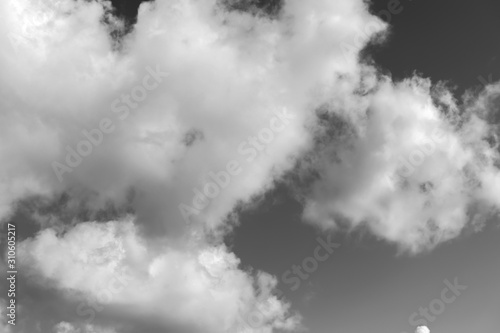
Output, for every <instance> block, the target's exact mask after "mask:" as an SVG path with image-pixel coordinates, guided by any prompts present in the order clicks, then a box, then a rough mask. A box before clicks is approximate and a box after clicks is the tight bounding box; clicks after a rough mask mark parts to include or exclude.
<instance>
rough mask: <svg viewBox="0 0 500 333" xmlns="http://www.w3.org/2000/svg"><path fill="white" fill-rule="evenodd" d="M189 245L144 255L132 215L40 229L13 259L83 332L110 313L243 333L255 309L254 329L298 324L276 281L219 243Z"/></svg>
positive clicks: (163, 324)
mask: <svg viewBox="0 0 500 333" xmlns="http://www.w3.org/2000/svg"><path fill="white" fill-rule="evenodd" d="M191 245H192V246H190V247H189V248H188V249H183V250H181V249H175V248H172V247H171V246H170V244H165V245H164V246H162V247H161V250H160V249H159V248H158V249H156V250H155V251H154V252H150V251H152V250H153V249H152V248H151V247H150V246H147V245H146V242H145V240H144V239H141V238H140V236H139V235H138V234H137V229H136V227H135V226H134V223H133V221H131V220H128V221H112V222H107V223H95V222H87V223H80V224H78V225H77V226H76V227H74V228H73V229H71V230H70V231H68V232H67V233H65V234H64V235H57V234H56V233H55V232H54V231H53V230H52V229H45V230H44V231H43V232H41V233H40V234H39V235H38V236H37V237H35V238H33V239H28V240H26V241H24V242H22V244H21V246H20V248H19V256H20V257H22V258H23V261H22V269H23V271H24V272H26V273H27V276H28V277H29V279H30V280H31V282H32V283H35V284H38V285H40V287H44V288H55V289H56V290H61V291H62V293H63V294H64V296H65V297H66V298H67V302H68V303H74V304H77V305H76V306H74V308H73V313H72V315H73V320H74V321H75V323H77V324H78V323H79V324H78V325H80V326H81V327H82V328H81V330H82V332H94V331H93V330H91V329H90V328H88V327H90V326H91V325H97V326H99V327H103V329H106V330H105V331H103V332H108V331H107V330H108V329H111V328H112V326H110V324H111V323H112V321H111V319H110V318H114V320H115V321H116V320H117V319H118V318H119V319H120V321H121V322H123V321H127V320H129V319H130V318H140V317H146V318H149V323H148V325H153V324H154V325H155V326H157V327H163V328H168V327H171V326H172V325H174V324H175V325H176V326H178V327H179V328H182V327H184V329H188V328H189V329H190V330H191V331H193V330H194V331H204V332H247V331H248V329H249V328H250V329H252V327H251V326H249V324H248V323H246V322H245V318H246V316H247V314H248V313H251V312H252V311H255V309H256V308H258V309H259V313H260V314H261V315H262V316H264V319H263V324H262V327H259V329H262V330H264V331H271V330H272V329H273V327H279V328H287V327H288V328H292V327H294V326H296V325H297V323H298V319H299V318H298V317H294V316H291V315H289V314H288V310H289V305H288V304H286V303H284V302H282V301H278V299H277V298H276V296H274V295H272V289H273V288H274V287H275V285H276V283H277V281H276V279H275V278H273V277H271V276H269V275H268V274H266V273H263V272H258V273H257V274H256V275H253V274H251V273H249V272H245V271H242V270H240V269H238V265H239V260H238V259H237V258H236V257H235V255H234V254H232V253H230V252H228V251H227V249H226V248H225V247H224V246H223V245H218V246H209V245H206V244H191ZM254 285H255V286H256V289H254V287H253V286H254ZM36 308H37V307H36V305H35V304H34V305H33V308H32V309H31V311H33V312H34V313H36V312H37V310H36ZM110 321H111V322H110ZM139 322H140V321H139ZM195 323H196V325H198V326H196V325H195ZM82 325H83V326H82ZM133 325H134V324H133V323H130V324H129V325H128V326H127V329H131V328H130V327H131V326H133ZM70 327H72V324H71V323H67V324H59V326H58V330H62V332H65V331H64V330H69V332H73V331H75V332H79V331H78V330H76V329H74V328H71V329H70ZM85 327H87V328H85ZM140 327H141V326H140V325H139V324H137V323H136V324H135V329H137V330H139V329H140ZM72 330H73V331H72ZM245 330H247V331H245ZM250 331H252V330H250ZM96 332H101V331H96Z"/></svg>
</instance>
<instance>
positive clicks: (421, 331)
mask: <svg viewBox="0 0 500 333" xmlns="http://www.w3.org/2000/svg"><path fill="white" fill-rule="evenodd" d="M430 332H431V331H430V330H429V328H427V326H419V327H417V329H416V330H415V333H430Z"/></svg>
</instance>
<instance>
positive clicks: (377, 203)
mask: <svg viewBox="0 0 500 333" xmlns="http://www.w3.org/2000/svg"><path fill="white" fill-rule="evenodd" d="M110 8H111V7H110V4H109V3H108V2H105V1H82V0H78V1H73V0H59V1H49V0H15V1H14V0H5V1H2V2H1V3H0V43H1V44H2V45H3V46H4V47H2V51H1V52H0V53H1V54H0V57H1V58H0V71H1V72H2V74H3V75H2V77H0V94H1V99H0V106H1V111H0V117H1V121H0V158H1V160H2V164H1V165H0V175H1V176H2V178H1V179H0V219H1V220H2V221H7V220H8V219H9V217H10V216H11V215H12V214H13V213H14V212H15V210H16V207H17V203H18V202H19V201H20V200H30V198H31V197H32V196H41V197H44V198H45V199H46V200H49V201H50V200H54V202H58V201H57V200H58V198H60V195H61V194H62V193H65V194H66V196H67V197H68V198H69V199H68V200H67V201H64V202H63V203H61V204H58V205H56V206H57V209H53V210H52V211H50V212H49V213H47V212H45V213H44V212H36V214H37V215H36V217H37V219H39V220H43V216H41V215H43V214H49V215H50V214H52V215H56V221H57V222H59V223H57V222H55V224H58V225H57V227H54V228H46V229H43V230H42V231H41V232H40V233H39V234H38V235H36V236H34V237H33V238H31V239H27V240H25V241H24V242H22V243H21V249H22V251H21V252H20V257H21V259H22V260H23V262H24V263H25V265H26V270H25V271H26V272H29V276H27V277H26V278H29V281H31V282H30V283H31V285H33V288H39V289H40V290H45V291H46V292H55V293H56V294H57V297H59V298H58V300H59V301H60V303H61V304H59V303H58V305H54V307H55V308H56V310H57V311H54V312H55V313H57V316H56V315H54V316H55V317H54V318H48V317H47V316H45V315H39V316H31V317H30V316H28V315H25V316H24V317H26V318H28V317H29V320H31V322H29V323H27V324H26V325H33V326H27V327H28V328H27V329H26V331H27V332H31V329H32V327H38V326H37V325H50V327H51V329H52V330H54V331H56V332H57V333H59V332H72V333H73V332H75V331H76V332H79V333H80V332H81V333H86V332H101V331H102V332H106V333H107V332H108V331H111V332H112V331H116V332H117V333H124V332H125V333H128V332H133V329H134V328H135V327H137V326H144V325H146V326H147V325H149V326H148V327H150V328H151V329H150V330H151V331H154V330H155V329H156V330H157V331H162V330H163V331H164V330H165V329H166V328H167V329H168V328H172V329H173V330H175V331H176V332H180V331H182V330H183V329H187V330H188V331H192V330H194V329H198V327H193V323H201V325H202V328H203V331H204V332H207V331H210V330H212V331H218V332H220V330H221V327H222V328H223V330H225V331H227V332H235V331H236V332H238V331H241V332H246V333H249V332H254V331H255V332H272V330H273V329H293V328H295V327H297V326H298V319H297V317H294V316H290V313H289V305H288V304H287V303H285V302H284V301H282V300H278V299H277V298H276V297H275V296H273V294H272V290H273V288H274V286H275V284H276V280H275V279H274V278H273V277H271V276H269V275H267V274H265V273H258V274H257V275H252V274H250V273H248V272H245V271H242V270H241V269H239V268H238V264H239V260H238V258H236V256H235V255H234V254H232V253H231V252H229V251H228V250H227V249H226V248H225V247H224V245H223V244H222V243H221V241H220V237H215V241H214V238H212V237H210V239H211V241H212V242H214V243H215V244H213V243H210V244H209V242H208V241H207V237H206V236H207V234H210V236H213V235H214V234H215V235H216V236H221V235H223V234H224V232H226V231H227V230H228V225H227V223H225V221H226V220H225V218H226V217H227V215H228V214H230V213H231V212H232V210H233V209H234V207H235V205H237V204H238V203H242V202H243V203H245V202H248V201H249V200H251V199H252V198H253V196H255V195H259V194H261V193H263V192H265V191H267V190H269V189H270V188H271V187H272V184H273V181H274V180H276V179H279V178H280V177H282V176H283V175H284V174H286V173H287V172H291V170H292V169H293V170H295V171H297V170H298V172H299V173H301V172H309V171H311V170H313V172H314V174H317V175H318V177H319V178H320V179H319V180H318V181H317V182H314V183H313V184H312V185H311V187H310V188H309V187H307V188H306V190H305V191H304V192H303V193H305V196H304V197H303V200H304V202H305V212H304V217H305V218H306V219H307V220H309V221H311V222H312V223H316V224H319V225H321V226H323V227H325V228H331V227H335V226H336V225H337V222H338V219H339V218H346V219H347V220H348V221H349V223H350V225H352V226H353V227H357V226H360V225H367V226H368V227H369V228H370V229H371V230H372V231H373V232H374V233H375V234H377V235H379V236H380V237H382V238H384V239H387V240H389V241H392V242H394V243H397V244H400V245H401V246H402V247H403V248H405V249H409V250H410V251H418V250H422V249H425V248H430V247H432V246H434V245H436V244H438V243H439V242H441V241H445V240H448V239H451V238H453V237H455V236H456V235H458V234H459V233H460V232H461V230H462V229H463V228H464V227H466V226H467V225H468V223H469V220H470V216H469V209H470V208H471V207H474V206H475V205H477V206H478V207H479V206H481V207H483V206H484V207H485V208H484V209H485V210H486V211H490V210H491V209H492V208H494V209H495V208H498V206H499V202H498V198H499V197H500V196H499V195H498V194H499V193H498V192H499V191H500V176H499V173H498V163H497V161H498V151H497V148H498V146H497V145H496V146H495V144H496V142H497V141H495V140H496V136H495V135H496V132H495V130H496V129H495V127H494V126H492V125H491V122H492V120H491V119H490V118H488V117H489V115H490V113H489V110H491V108H492V105H493V106H494V105H496V103H497V100H496V101H495V99H492V96H495V95H498V87H496V86H491V87H489V88H488V89H487V90H485V92H483V93H482V94H481V95H480V96H479V98H476V97H473V96H468V97H467V99H466V101H465V102H463V103H462V102H461V101H457V100H455V99H454V98H453V97H452V94H451V93H450V92H448V91H447V90H446V88H444V87H442V86H431V84H430V83H429V80H426V79H421V78H411V79H408V80H406V81H403V82H399V83H394V82H392V81H391V79H389V78H387V77H380V75H379V74H378V73H377V71H376V69H375V68H373V67H372V66H369V65H361V64H359V61H358V52H359V51H360V50H361V49H362V48H363V47H364V45H366V43H367V42H368V41H369V40H370V39H372V38H375V37H377V38H381V39H383V33H384V31H385V29H386V25H385V24H383V23H382V22H381V21H380V20H379V19H377V18H375V17H374V16H372V15H371V14H370V13H369V12H368V9H367V4H366V3H365V2H364V1H362V0H358V1H352V0H342V1H329V0H311V1H302V0H287V1H285V3H284V7H283V10H282V13H281V15H280V16H279V17H276V18H268V17H266V16H262V15H251V14H249V13H244V12H239V11H230V12H229V11H227V10H225V9H224V8H223V6H220V3H219V2H216V1H215V0H207V1H194V0H193V1H191V0H189V1H186V0H157V1H155V2H154V3H143V4H142V5H141V7H140V9H139V15H138V19H137V23H136V24H135V26H134V29H133V30H132V32H131V33H130V34H128V35H126V36H125V37H124V38H123V39H122V40H117V39H116V38H115V39H113V38H111V37H110V36H116V35H120V34H121V33H122V32H123V31H124V30H123V29H124V23H123V22H120V21H119V20H117V19H115V18H114V17H113V16H112V15H111V14H110ZM153 72H156V74H153ZM162 73H163V74H162ZM167 73H168V74H167ZM130 96H132V97H130ZM134 96H135V97H134ZM283 110H286V112H287V113H286V114H288V115H289V116H283V113H282V112H283ZM318 110H319V111H318ZM277 113H278V114H281V116H280V117H281V118H282V119H283V120H281V123H280V128H282V129H281V130H273V131H270V129H272V128H273V126H274V125H276V123H274V125H272V124H273V121H275V120H273V118H275V117H277V116H276V114H277ZM318 114H320V117H318ZM318 119H323V120H318ZM325 123H328V126H326V127H325V126H324V124H325ZM274 127H275V126H274ZM97 128H100V129H101V134H102V137H100V135H99V134H96V133H97V132H96V131H95V129H97ZM103 128H105V129H107V132H106V131H104V130H103ZM436 130H438V131H440V132H439V133H438V140H437V141H435V142H434V146H433V148H432V149H431V148H429V147H428V148H429V151H431V150H432V152H431V153H429V154H425V153H422V154H425V156H424V158H423V159H422V161H421V162H419V163H418V164H419V165H418V166H417V167H415V168H414V170H412V171H411V172H409V174H408V175H406V176H402V175H401V171H400V170H401V169H402V168H404V167H405V164H404V162H402V161H401V159H400V158H405V159H409V158H411V154H418V153H416V149H424V147H425V145H426V144H427V145H428V141H429V139H430V138H433V135H435V133H436V132H435V131H436ZM85 131H87V132H85ZM85 133H93V134H91V135H93V140H94V141H96V142H98V143H96V144H91V141H92V140H90V139H89V138H88V137H87V134H85ZM269 133H271V134H269ZM259 135H260V137H261V138H258V137H259ZM443 137H444V139H443ZM84 140H87V142H89V143H88V144H84V143H82V142H84ZM255 140H259V141H257V143H256V141H255ZM89 144H90V146H89ZM85 145H86V146H85ZM85 149H86V150H92V152H89V153H88V154H85V155H88V156H83V157H82V158H81V161H77V159H78V157H75V156H74V153H68V152H69V151H72V150H76V151H78V150H80V151H85ZM68 154H73V156H72V157H68V156H69V155H68ZM415 158H418V156H417V155H415V156H414V157H413V159H415ZM68 159H69V160H71V161H73V162H74V163H75V164H78V165H75V166H71V165H69V166H68V165H67V164H68ZM231 161H236V162H237V163H238V164H237V165H238V166H239V168H236V169H238V170H239V171H238V172H237V174H235V175H232V176H231V177H229V181H228V184H227V185H225V186H224V187H225V188H224V189H222V190H220V191H219V193H218V194H216V195H213V198H209V199H204V200H202V201H203V204H202V205H201V206H202V207H201V208H200V205H198V206H197V204H196V196H197V193H198V191H205V187H206V185H207V183H208V182H212V181H213V179H212V178H211V177H212V176H211V175H213V174H217V173H220V172H221V171H223V170H226V171H227V170H228V169H231V168H230V167H229V166H228V165H229V164H228V163H230V162H231ZM298 161H302V162H301V163H300V167H296V166H297V162H298ZM304 161H306V162H304ZM54 162H57V163H60V164H57V165H56V164H54ZM70 163H71V162H70ZM61 165H66V167H61ZM55 167H57V168H58V170H59V171H58V172H59V176H60V177H58V175H57V172H55V170H54V168H55ZM68 167H69V168H70V169H71V171H69V170H68V169H67V168H68ZM294 167H296V168H294ZM302 167H303V168H302ZM232 169H235V168H234V165H233V168H232ZM58 178H60V179H62V181H59V179H58ZM224 182H226V181H224ZM308 185H309V184H308ZM302 190H304V189H302ZM131 193H132V194H133V195H132V194H131ZM198 203H199V202H198ZM207 203H208V204H207ZM181 204H185V205H188V206H191V207H194V209H196V211H197V214H196V215H195V216H190V220H191V221H190V223H186V221H185V219H184V217H183V216H182V214H181V212H180V210H179V205H181ZM110 206H111V207H114V208H116V207H118V208H116V209H117V210H119V209H122V211H128V212H132V213H133V215H134V216H133V217H129V218H126V219H125V218H123V219H120V218H116V221H115V220H112V221H105V222H102V220H103V219H101V222H99V223H98V222H88V219H86V220H85V219H84V220H83V221H82V220H81V219H80V220H79V219H78V218H75V219H72V218H71V219H69V218H66V217H67V215H65V214H64V212H65V211H68V210H73V209H77V210H78V209H79V210H81V211H83V212H85V213H87V214H90V215H92V214H93V213H95V214H97V212H100V211H102V210H106V209H108V208H109V207H110ZM75 207H76V208H75ZM110 214H111V213H110ZM90 220H93V219H90ZM107 220H110V219H107ZM132 221H133V222H132ZM59 224H64V225H65V226H63V227H61V226H60V225H59ZM68 225H72V226H74V227H69V226H68ZM42 226H43V227H45V225H44V224H42ZM61 230H63V231H64V233H62V234H61V233H60V232H61ZM153 236H154V237H153ZM34 281H38V282H37V283H35V282H34ZM123 281H126V283H123ZM110 282H111V283H112V284H111V285H109V283H110ZM120 284H122V287H123V288H118V287H117V285H120ZM123 285H124V286H123ZM117 288H118V289H119V291H117V292H113V291H112V290H116V289H117ZM111 289H112V290H111ZM47 290H49V291H47ZM81 297H83V299H91V300H93V299H99V301H98V303H99V304H97V305H96V306H99V308H102V310H101V311H93V310H92V309H93V308H91V310H89V308H88V306H89V305H88V304H87V303H83V305H81V303H78V302H79V301H78V299H80V298H81ZM30 304H31V305H33V304H36V301H33V302H32V303H30ZM31 305H29V304H27V305H26V306H25V308H24V310H23V311H35V310H33V309H36V306H31ZM65 305H67V307H65ZM138 305H139V306H138ZM80 306H81V307H80ZM78 307H80V308H78ZM68 308H69V309H70V310H67V309H68ZM73 309H77V310H78V309H79V310H78V311H79V313H75V311H74V310H73ZM93 313H94V315H95V323H91V324H88V323H85V322H82V321H84V320H85V319H86V318H87V317H89V316H90V317H92V314H93ZM241 316H243V317H248V316H249V317H250V319H249V320H250V321H251V322H254V321H257V322H259V323H260V324H258V325H257V326H256V327H251V326H252V325H250V327H249V326H248V325H243V324H242V323H241V320H239V319H240V318H241ZM252 318H253V319H252ZM247 319H248V318H247ZM254 326H255V325H254ZM44 327H46V326H44ZM131 330H132V331H131Z"/></svg>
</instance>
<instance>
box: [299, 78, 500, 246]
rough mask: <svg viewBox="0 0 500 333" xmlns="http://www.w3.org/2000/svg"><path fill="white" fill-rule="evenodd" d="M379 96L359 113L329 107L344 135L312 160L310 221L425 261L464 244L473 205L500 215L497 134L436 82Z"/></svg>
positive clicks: (413, 82) (384, 83)
mask: <svg viewBox="0 0 500 333" xmlns="http://www.w3.org/2000/svg"><path fill="white" fill-rule="evenodd" d="M372 89H373V92H372V93H371V94H370V96H369V97H368V98H364V97H363V98H361V97H360V99H362V103H364V105H362V106H361V107H357V108H356V109H353V110H352V113H351V114H348V115H345V116H344V115H340V116H339V115H338V113H336V111H335V109H333V107H332V108H328V107H327V108H326V111H325V112H326V115H327V117H330V120H331V121H330V123H329V125H330V126H333V127H334V128H335V132H334V133H333V134H330V133H328V134H327V136H326V140H330V141H329V142H328V144H327V145H324V146H322V147H320V149H318V150H317V152H316V153H315V154H314V155H313V157H312V164H313V168H315V169H316V170H319V173H320V177H319V178H320V180H319V181H317V182H316V183H315V184H314V185H313V187H312V190H311V193H310V195H308V196H307V198H306V202H307V204H306V209H305V213H304V215H305V217H306V218H307V219H309V220H311V221H313V222H315V223H319V224H321V225H323V226H325V227H330V226H335V225H337V221H341V220H342V218H344V219H345V218H347V219H348V221H349V223H350V225H351V226H352V227H353V228H356V227H359V226H368V228H370V229H371V230H372V231H373V232H374V233H375V234H376V235H379V236H381V237H383V238H385V239H388V240H390V241H394V242H396V243H398V244H401V245H402V247H403V248H405V249H407V250H410V251H413V252H417V251H420V250H422V249H426V248H432V247H433V246H435V245H436V244H439V243H440V242H443V241H446V240H449V239H452V238H454V237H456V236H457V235H459V234H460V232H461V231H462V230H463V228H464V227H465V226H466V225H467V224H468V223H469V221H470V220H471V216H470V209H471V208H472V207H474V205H477V204H478V203H480V202H481V203H484V204H486V205H487V206H488V207H490V210H493V211H496V210H498V208H499V207H500V206H499V204H500V202H499V201H498V191H499V190H500V187H499V183H498V179H500V178H499V177H500V173H499V171H498V161H499V154H498V144H497V129H496V128H495V127H494V126H492V125H491V124H490V123H489V122H488V120H487V119H486V117H484V116H483V115H481V113H480V112H477V111H475V110H473V109H472V108H466V107H464V105H463V104H458V101H456V100H455V99H454V98H453V97H452V96H451V95H450V92H449V91H448V90H446V89H445V88H443V87H439V86H438V87H436V86H432V85H431V83H430V81H429V80H428V79H422V78H417V77H415V78H412V79H407V80H404V81H402V82H398V83H393V82H392V81H390V80H389V79H387V78H386V79H384V80H381V81H379V82H377V84H376V86H375V87H373V88H372ZM481 104H484V103H481ZM483 111H484V109H483ZM483 113H484V112H483ZM332 132H333V131H332ZM323 140H325V138H324V137H323Z"/></svg>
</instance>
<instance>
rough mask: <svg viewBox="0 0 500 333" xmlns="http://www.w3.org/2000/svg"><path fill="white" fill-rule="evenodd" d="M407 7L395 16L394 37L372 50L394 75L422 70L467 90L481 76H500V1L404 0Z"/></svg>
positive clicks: (377, 0)
mask: <svg viewBox="0 0 500 333" xmlns="http://www.w3.org/2000/svg"><path fill="white" fill-rule="evenodd" d="M387 6H388V1H387V0H374V1H373V5H372V10H373V12H374V13H378V14H380V13H381V11H384V10H386V9H387ZM401 6H402V8H403V9H402V11H401V13H400V14H397V15H392V16H391V18H390V22H389V23H390V25H391V26H392V34H391V37H390V40H389V41H388V43H385V44H384V45H383V46H381V47H377V48H375V50H372V51H373V52H371V55H372V56H373V58H374V60H375V61H376V63H377V64H379V65H380V66H382V67H383V68H385V69H388V70H389V71H390V72H391V73H392V74H393V77H394V78H397V79H400V78H404V77H408V76H409V75H411V74H412V73H413V72H414V71H416V72H417V73H421V74H423V75H424V76H425V77H432V79H433V82H435V81H436V80H447V81H451V82H453V83H454V84H456V85H458V86H459V88H461V89H464V88H468V87H472V86H475V85H478V84H481V83H480V81H479V80H478V76H483V77H484V78H485V79H487V78H488V77H489V76H492V78H493V81H497V80H499V79H500V59H499V55H500V43H499V41H498V33H500V1H497V0H459V1H453V0H401ZM382 13H384V12H382ZM379 16H380V17H382V18H386V17H387V16H385V15H383V14H381V15H379Z"/></svg>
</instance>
